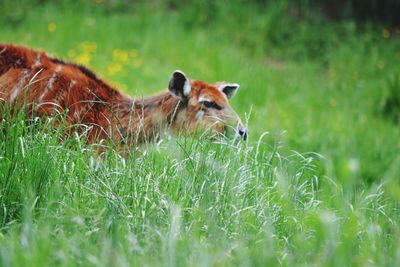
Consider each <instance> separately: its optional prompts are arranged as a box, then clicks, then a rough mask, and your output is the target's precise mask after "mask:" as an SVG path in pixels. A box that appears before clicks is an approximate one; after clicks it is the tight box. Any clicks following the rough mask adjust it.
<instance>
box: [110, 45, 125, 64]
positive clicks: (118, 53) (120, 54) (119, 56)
mask: <svg viewBox="0 0 400 267" xmlns="http://www.w3.org/2000/svg"><path fill="white" fill-rule="evenodd" d="M112 58H113V60H115V61H117V62H120V63H123V64H128V62H129V54H128V52H126V51H124V50H122V49H118V48H117V49H115V50H114V51H113V53H112Z"/></svg>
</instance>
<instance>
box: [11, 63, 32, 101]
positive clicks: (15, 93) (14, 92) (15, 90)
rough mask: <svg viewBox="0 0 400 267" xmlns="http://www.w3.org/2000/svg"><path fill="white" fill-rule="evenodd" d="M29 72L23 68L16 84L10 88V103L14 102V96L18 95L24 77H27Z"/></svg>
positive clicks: (24, 79) (22, 86)
mask: <svg viewBox="0 0 400 267" xmlns="http://www.w3.org/2000/svg"><path fill="white" fill-rule="evenodd" d="M29 74H30V72H29V70H28V69H24V72H23V75H22V77H21V79H20V80H19V81H18V83H17V85H16V86H15V87H14V88H13V89H12V94H11V96H10V103H14V100H15V98H17V96H18V95H19V93H20V92H21V90H22V89H23V88H24V85H25V82H26V79H27V78H28V76H29Z"/></svg>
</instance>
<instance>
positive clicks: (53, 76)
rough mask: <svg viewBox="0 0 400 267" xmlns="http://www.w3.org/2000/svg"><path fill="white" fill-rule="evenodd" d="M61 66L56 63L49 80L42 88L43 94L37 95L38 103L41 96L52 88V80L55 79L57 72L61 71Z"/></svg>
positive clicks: (40, 100) (41, 99) (41, 98)
mask: <svg viewBox="0 0 400 267" xmlns="http://www.w3.org/2000/svg"><path fill="white" fill-rule="evenodd" d="M61 69H62V66H61V65H57V67H56V69H55V70H54V72H53V74H52V75H51V77H50V79H49V81H48V82H47V85H46V87H45V88H44V92H43V94H42V95H41V96H40V97H39V103H42V101H43V97H44V96H45V95H46V94H47V93H48V91H50V90H51V89H52V88H53V85H54V81H55V80H56V76H57V74H58V73H59V72H60V71H61Z"/></svg>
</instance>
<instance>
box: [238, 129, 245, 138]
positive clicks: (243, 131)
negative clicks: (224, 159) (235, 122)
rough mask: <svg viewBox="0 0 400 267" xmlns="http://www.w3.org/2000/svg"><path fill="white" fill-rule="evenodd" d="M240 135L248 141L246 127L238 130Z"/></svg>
mask: <svg viewBox="0 0 400 267" xmlns="http://www.w3.org/2000/svg"><path fill="white" fill-rule="evenodd" d="M238 134H239V135H240V137H242V138H243V140H244V141H246V140H247V129H246V128H245V127H240V128H239V129H238Z"/></svg>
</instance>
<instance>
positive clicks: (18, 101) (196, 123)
mask: <svg viewBox="0 0 400 267" xmlns="http://www.w3.org/2000/svg"><path fill="white" fill-rule="evenodd" d="M238 88H239V85H238V84H229V83H225V82H219V83H215V84H210V83H207V82H204V81H190V80H189V79H188V78H187V77H186V76H185V74H183V73H182V72H180V71H175V72H174V73H173V74H172V77H171V79H170V81H169V84H168V90H166V91H164V92H161V93H158V94H156V95H153V96H149V97H145V98H143V99H134V98H131V97H129V96H126V95H124V94H123V93H121V92H119V91H118V90H116V89H114V88H113V87H111V86H110V85H109V84H108V83H107V82H104V81H103V80H102V79H100V78H98V77H97V76H96V75H95V74H94V73H93V72H92V71H90V70H89V69H87V68H86V67H84V66H81V65H77V64H74V63H68V62H64V61H62V60H59V59H56V58H53V57H50V56H48V55H47V54H46V53H43V52H39V51H35V50H32V49H29V48H25V47H20V46H15V45H11V44H9V45H1V44H0V104H1V105H9V107H10V108H11V109H15V108H17V109H21V108H22V106H23V105H24V107H25V109H26V110H27V114H28V115H29V116H39V117H54V116H56V115H57V114H60V113H61V114H65V115H66V123H67V125H85V126H87V127H89V131H88V140H89V142H91V143H94V142H99V141H100V140H102V139H111V140H112V141H114V142H117V143H120V144H128V145H138V144H141V143H143V142H145V141H151V140H154V139H155V138H158V137H159V136H160V134H161V133H163V132H164V131H166V130H168V131H170V132H172V133H175V134H176V133H184V134H192V133H194V132H195V131H207V132H210V133H212V134H226V133H227V131H228V129H230V128H233V129H234V132H236V133H237V134H238V135H240V136H242V137H243V138H246V137H247V130H246V128H245V127H244V126H243V124H242V122H241V120H240V118H239V117H238V116H237V114H236V113H235V112H234V110H233V109H232V108H231V107H230V105H229V102H228V99H229V98H230V97H231V96H233V95H234V93H235V91H236V90H237V89H238ZM0 118H1V114H0Z"/></svg>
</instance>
